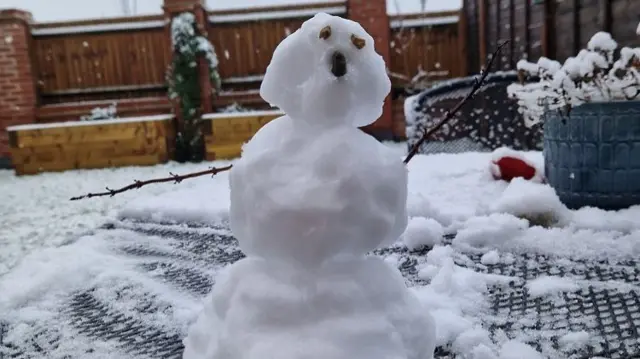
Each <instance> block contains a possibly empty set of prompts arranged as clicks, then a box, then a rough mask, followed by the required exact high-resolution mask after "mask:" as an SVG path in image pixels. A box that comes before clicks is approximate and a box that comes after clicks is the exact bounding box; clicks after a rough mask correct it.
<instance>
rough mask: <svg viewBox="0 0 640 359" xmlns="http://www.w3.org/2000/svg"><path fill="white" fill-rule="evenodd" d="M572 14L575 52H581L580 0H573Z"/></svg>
mask: <svg viewBox="0 0 640 359" xmlns="http://www.w3.org/2000/svg"><path fill="white" fill-rule="evenodd" d="M571 11H572V13H571V15H572V18H573V19H572V32H573V53H574V54H577V53H578V52H580V50H581V47H582V46H580V37H581V36H582V35H581V34H580V0H572V6H571Z"/></svg>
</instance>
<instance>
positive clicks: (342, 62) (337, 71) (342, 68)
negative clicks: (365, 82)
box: [331, 51, 347, 77]
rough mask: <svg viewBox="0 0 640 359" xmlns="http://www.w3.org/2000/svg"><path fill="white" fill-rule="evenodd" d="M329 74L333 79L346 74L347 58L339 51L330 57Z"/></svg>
mask: <svg viewBox="0 0 640 359" xmlns="http://www.w3.org/2000/svg"><path fill="white" fill-rule="evenodd" d="M331 73H332V74H333V75H334V76H335V77H342V76H344V75H346V74H347V58H346V57H344V54H343V53H341V52H340V51H336V52H334V53H333V55H332V56H331Z"/></svg>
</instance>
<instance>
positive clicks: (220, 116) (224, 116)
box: [202, 110, 284, 120]
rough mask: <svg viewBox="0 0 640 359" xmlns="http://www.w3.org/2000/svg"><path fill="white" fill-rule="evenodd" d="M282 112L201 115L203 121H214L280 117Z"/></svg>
mask: <svg viewBox="0 0 640 359" xmlns="http://www.w3.org/2000/svg"><path fill="white" fill-rule="evenodd" d="M282 115H284V112H282V111H280V110H270V111H248V112H235V113H206V114H204V115H202V118H203V119H204V120H215V119H228V118H237V117H247V116H255V117H261V116H282Z"/></svg>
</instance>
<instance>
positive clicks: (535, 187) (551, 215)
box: [490, 178, 571, 225]
mask: <svg viewBox="0 0 640 359" xmlns="http://www.w3.org/2000/svg"><path fill="white" fill-rule="evenodd" d="M490 208H491V211H492V212H495V213H508V214H511V215H513V216H516V217H519V218H525V219H527V220H529V221H530V224H534V223H532V222H535V221H536V220H537V219H538V220H541V221H543V222H544V223H547V224H549V225H551V224H558V223H566V222H567V221H568V220H569V216H570V215H571V213H570V212H569V210H568V209H567V208H566V207H565V206H564V205H563V204H562V202H560V199H559V198H558V195H557V194H556V192H555V190H554V189H553V188H551V187H550V186H547V185H544V184H540V183H535V182H532V181H527V180H524V179H522V178H514V179H513V180H512V181H511V183H509V185H508V186H507V188H506V189H505V190H504V192H503V193H502V195H501V196H500V197H499V198H498V199H497V200H496V202H494V203H493V204H492V205H491V207H490Z"/></svg>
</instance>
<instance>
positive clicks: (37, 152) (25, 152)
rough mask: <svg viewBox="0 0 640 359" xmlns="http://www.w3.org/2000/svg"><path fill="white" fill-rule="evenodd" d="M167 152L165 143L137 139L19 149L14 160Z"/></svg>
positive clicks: (25, 160)
mask: <svg viewBox="0 0 640 359" xmlns="http://www.w3.org/2000/svg"><path fill="white" fill-rule="evenodd" d="M160 149H161V150H163V151H166V144H165V142H164V141H155V140H154V139H145V138H136V139H131V140H116V141H104V142H93V143H90V144H84V143H80V144H74V145H69V144H55V145H48V146H38V147H24V148H17V149H16V151H15V153H14V159H15V160H18V161H20V162H29V161H34V160H35V161H64V160H67V159H71V158H80V157H117V156H132V155H140V154H151V153H156V152H158V150H160Z"/></svg>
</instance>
